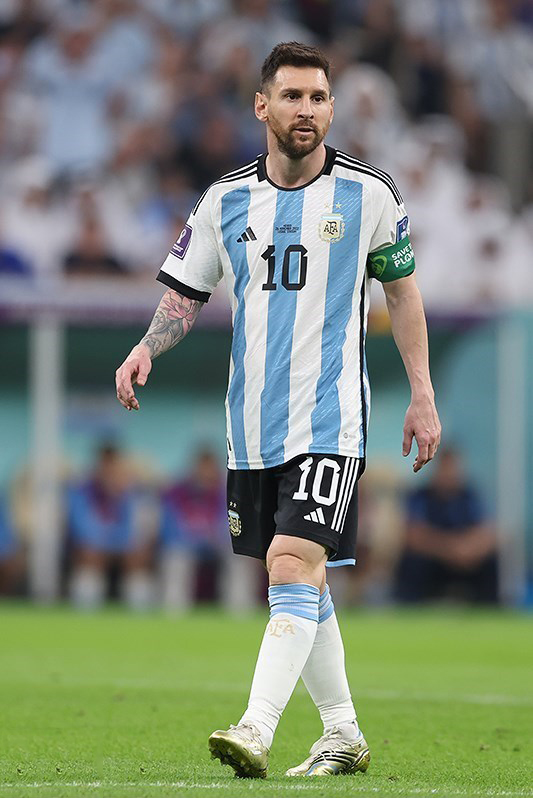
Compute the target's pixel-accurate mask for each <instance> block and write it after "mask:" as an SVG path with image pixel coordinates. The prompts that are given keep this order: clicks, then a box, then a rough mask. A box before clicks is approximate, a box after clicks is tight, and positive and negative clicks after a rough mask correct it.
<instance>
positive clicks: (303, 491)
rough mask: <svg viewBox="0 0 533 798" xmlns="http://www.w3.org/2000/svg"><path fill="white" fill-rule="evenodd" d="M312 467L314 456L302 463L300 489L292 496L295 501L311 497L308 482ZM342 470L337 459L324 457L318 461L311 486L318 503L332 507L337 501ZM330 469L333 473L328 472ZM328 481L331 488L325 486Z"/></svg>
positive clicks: (312, 494)
mask: <svg viewBox="0 0 533 798" xmlns="http://www.w3.org/2000/svg"><path fill="white" fill-rule="evenodd" d="M312 468H313V458H312V457H306V458H305V460H304V461H303V462H302V463H300V470H301V472H302V476H301V477H300V484H299V485H298V490H297V491H296V492H295V493H294V494H293V497H292V498H293V499H294V501H301V502H304V501H307V499H308V498H309V492H308V489H309V488H308V484H307V483H308V478H309V474H310V473H311V470H312ZM340 470H341V467H340V465H339V464H338V463H337V462H336V461H335V460H331V459H330V458H329V457H322V458H321V459H320V460H319V461H318V463H317V466H316V470H315V476H314V478H313V482H312V486H311V496H312V497H313V499H314V501H315V502H316V503H317V504H323V505H325V506H326V507H330V506H331V505H332V504H334V503H335V501H336V499H337V493H338V490H339V473H340ZM329 471H331V473H328V472H329ZM328 482H329V490H328V489H327V488H325V487H324V483H325V484H326V485H327V484H328ZM326 491H327V492H326Z"/></svg>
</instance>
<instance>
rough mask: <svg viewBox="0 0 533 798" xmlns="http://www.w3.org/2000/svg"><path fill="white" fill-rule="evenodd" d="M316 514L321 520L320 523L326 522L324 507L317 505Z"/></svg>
mask: <svg viewBox="0 0 533 798" xmlns="http://www.w3.org/2000/svg"><path fill="white" fill-rule="evenodd" d="M316 514H317V515H318V520H319V521H320V523H321V524H325V523H326V519H325V518H324V510H323V509H322V507H317V510H316Z"/></svg>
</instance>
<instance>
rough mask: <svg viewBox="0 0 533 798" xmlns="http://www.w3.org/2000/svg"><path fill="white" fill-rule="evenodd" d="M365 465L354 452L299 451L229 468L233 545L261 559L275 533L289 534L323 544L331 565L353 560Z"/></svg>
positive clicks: (229, 512)
mask: <svg viewBox="0 0 533 798" xmlns="http://www.w3.org/2000/svg"><path fill="white" fill-rule="evenodd" d="M364 467H365V462H364V460H359V459H357V458H355V457H344V456H342V455H336V454H303V455H299V456H298V457H294V458H293V459H292V460H289V462H288V463H283V464H282V465H279V466H274V467H273V468H264V469H260V470H255V469H254V470H246V471H245V470H239V471H235V470H230V469H228V521H229V528H230V532H231V541H232V544H233V551H234V552H235V554H246V555H248V556H249V557H257V558H259V559H260V560H264V559H265V558H266V553H267V550H268V547H269V546H270V544H271V542H272V539H273V537H274V535H291V536H293V537H297V538H305V539H306V540H313V541H314V542H315V543H321V544H322V545H323V546H325V547H326V549H327V551H328V562H329V564H330V565H355V540H356V537H357V480H358V479H359V477H360V476H361V474H362V473H363V471H364Z"/></svg>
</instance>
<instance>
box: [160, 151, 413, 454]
mask: <svg viewBox="0 0 533 798" xmlns="http://www.w3.org/2000/svg"><path fill="white" fill-rule="evenodd" d="M265 160H266V155H261V156H259V157H258V158H257V159H256V160H255V161H253V162H252V163H251V164H249V165H248V166H244V167H242V168H241V169H237V170H236V171H234V172H231V173H229V174H227V175H225V176H224V177H222V178H220V180H217V181H216V182H215V183H213V184H212V185H211V186H210V187H209V188H208V189H207V190H206V191H205V192H204V194H203V195H202V197H200V199H199V201H198V203H197V204H196V206H195V208H194V209H193V211H192V213H191V215H190V217H189V219H188V221H187V224H186V225H185V227H184V229H183V231H182V232H181V234H180V237H179V238H178V240H177V241H176V243H175V244H174V246H173V247H172V250H171V252H170V253H169V255H168V257H167V259H166V260H165V262H164V264H163V266H162V267H161V271H160V272H159V275H158V279H159V280H160V281H161V282H162V283H164V284H165V285H166V286H168V287H170V288H172V289H174V290H176V291H178V292H179V293H181V294H184V295H185V296H188V297H190V298H192V299H197V300H202V301H204V302H207V301H208V299H209V296H210V294H211V293H212V291H213V290H214V288H215V286H216V285H217V283H218V282H219V280H220V279H221V278H222V277H224V279H225V282H226V287H227V291H228V295H229V298H230V302H231V308H232V319H233V340H232V351H231V362H230V371H229V383H228V391H227V397H226V413H227V438H228V466H229V468H232V469H257V468H269V467H272V466H275V465H279V464H281V463H284V462H287V461H288V460H290V459H292V458H293V457H295V456H297V455H300V454H305V453H317V454H321V453H324V454H340V455H346V456H349V457H357V458H361V457H364V456H365V446H366V431H367V425H368V417H369V411H370V386H369V382H368V374H367V368H366V359H365V335H366V325H367V316H368V305H369V280H370V279H372V277H377V279H383V280H385V279H395V278H397V277H401V276H403V275H404V274H406V273H410V272H411V271H412V270H413V269H414V261H413V260H412V251H411V250H410V245H409V246H408V247H406V246H405V241H404V239H406V240H407V241H408V232H409V230H408V227H409V221H408V218H407V215H406V212H405V208H404V205H403V201H402V198H401V196H400V194H399V192H398V189H397V188H396V186H395V184H394V182H393V181H392V179H391V178H390V177H389V175H388V174H386V173H385V172H382V171H381V170H379V169H376V168H375V167H373V166H370V165H369V164H366V163H364V162H362V161H359V160H357V159H355V158H352V157H351V156H349V155H346V154H344V153H342V152H340V151H337V150H335V149H333V148H331V147H326V158H325V163H324V166H323V168H322V171H321V172H320V173H319V174H318V175H317V176H316V177H315V178H314V179H313V180H312V181H310V182H309V183H307V184H306V185H303V186H299V187H297V188H291V189H289V188H283V187H280V186H277V185H275V184H274V183H273V182H272V181H271V180H270V178H269V176H268V174H267V171H266V168H265ZM372 253H375V257H374V256H373V255H372ZM381 253H384V254H383V255H382V254H381ZM391 253H392V255H391ZM409 253H411V254H409ZM387 258H388V260H387ZM387 263H390V264H392V267H391V268H392V269H393V272H392V275H391V272H390V268H389V267H387V268H385V267H386V265H387ZM369 266H372V268H369ZM380 270H381V271H380ZM381 274H383V276H382V277H381V276H380V275H381ZM385 274H387V275H388V276H385Z"/></svg>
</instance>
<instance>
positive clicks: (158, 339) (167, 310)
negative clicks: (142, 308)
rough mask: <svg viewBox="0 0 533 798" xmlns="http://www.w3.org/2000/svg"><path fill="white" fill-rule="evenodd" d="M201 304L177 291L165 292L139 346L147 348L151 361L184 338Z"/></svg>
mask: <svg viewBox="0 0 533 798" xmlns="http://www.w3.org/2000/svg"><path fill="white" fill-rule="evenodd" d="M203 304H204V303H203V302H199V301H198V300H197V299H189V297H186V296H183V295H182V294H178V292H177V291H172V290H169V291H167V292H166V294H165V295H164V296H163V298H162V300H161V302H160V303H159V307H158V308H157V310H156V312H155V315H154V318H153V319H152V323H151V324H150V327H149V328H148V332H147V333H146V335H145V336H144V338H143V339H142V341H141V344H146V345H147V346H148V348H149V350H150V357H151V358H152V360H153V359H154V357H157V356H158V355H161V354H163V352H166V351H167V350H168V349H172V347H173V346H175V345H176V344H177V343H179V342H180V341H181V340H182V339H183V338H185V336H186V335H187V333H188V332H189V330H190V329H191V327H192V325H193V324H194V322H195V321H196V317H197V315H198V313H199V312H200V309H201V307H202V305H203Z"/></svg>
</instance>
